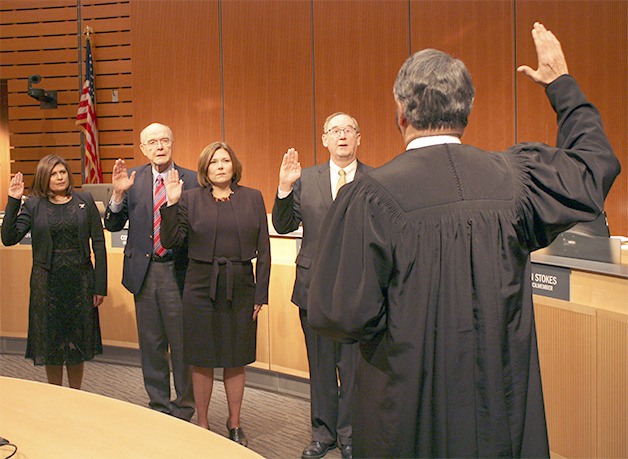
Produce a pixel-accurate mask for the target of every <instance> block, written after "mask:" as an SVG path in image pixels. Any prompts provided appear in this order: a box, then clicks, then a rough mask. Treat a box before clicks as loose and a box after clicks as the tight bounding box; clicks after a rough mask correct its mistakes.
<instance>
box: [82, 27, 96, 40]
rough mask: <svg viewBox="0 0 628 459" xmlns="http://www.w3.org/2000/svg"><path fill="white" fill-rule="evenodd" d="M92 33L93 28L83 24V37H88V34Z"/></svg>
mask: <svg viewBox="0 0 628 459" xmlns="http://www.w3.org/2000/svg"><path fill="white" fill-rule="evenodd" d="M92 33H94V29H92V28H91V27H90V26H85V32H84V34H85V38H87V39H89V35H90V34H92Z"/></svg>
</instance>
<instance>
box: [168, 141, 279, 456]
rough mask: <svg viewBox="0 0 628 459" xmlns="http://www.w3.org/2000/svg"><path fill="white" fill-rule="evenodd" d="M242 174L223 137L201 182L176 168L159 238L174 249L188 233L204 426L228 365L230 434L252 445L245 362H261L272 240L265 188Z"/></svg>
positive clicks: (189, 333)
mask: <svg viewBox="0 0 628 459" xmlns="http://www.w3.org/2000/svg"><path fill="white" fill-rule="evenodd" d="M241 177H242V165H241V163H240V161H238V159H237V157H236V155H235V153H234V152H233V150H232V149H231V147H229V145H227V144H226V143H224V142H214V143H212V144H210V145H208V146H207V147H205V149H204V150H203V152H202V153H201V155H200V157H199V159H198V181H199V183H200V185H201V187H200V188H194V189H190V190H185V191H183V183H182V182H181V181H180V180H179V176H178V173H177V171H176V170H175V171H172V172H170V174H169V175H168V180H167V182H166V193H167V199H168V200H167V205H166V206H164V207H162V208H161V215H162V222H161V243H162V245H163V246H164V247H166V248H172V247H173V246H176V245H179V244H181V243H183V241H184V240H185V238H186V237H187V238H188V257H189V259H190V264H189V267H188V271H187V275H186V278H185V287H184V290H183V346H184V358H185V360H186V363H188V364H190V365H191V366H192V381H193V385H194V400H195V403H196V410H197V414H198V425H199V426H201V427H204V428H209V422H208V419H207V411H208V408H209V402H210V399H211V393H212V387H213V380H214V368H224V372H223V378H224V384H225V392H226V395H227V405H228V407H229V418H228V419H227V429H228V430H229V438H231V439H232V440H234V441H236V442H238V443H240V444H243V445H244V446H246V445H247V439H246V437H245V435H244V431H243V430H242V427H241V426H240V409H241V406H242V398H243V396H244V381H245V370H244V366H245V365H247V364H249V363H252V362H254V361H255V352H256V339H257V315H258V313H259V311H260V310H261V309H262V306H263V305H264V304H267V303H268V281H269V277H270V239H269V236H268V221H267V217H266V208H265V206H264V200H263V198H262V194H261V193H260V192H259V191H258V190H254V189H252V188H247V187H244V186H239V185H238V182H239V181H240V178H241ZM254 258H256V259H257V261H256V264H255V275H254V274H253V265H252V262H251V260H252V259H254Z"/></svg>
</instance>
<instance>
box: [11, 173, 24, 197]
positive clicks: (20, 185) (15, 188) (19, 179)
mask: <svg viewBox="0 0 628 459" xmlns="http://www.w3.org/2000/svg"><path fill="white" fill-rule="evenodd" d="M23 194H24V176H23V175H22V173H21V172H17V173H16V174H15V175H14V176H13V178H12V179H11V182H10V183H9V196H11V197H12V198H15V199H22V195H23Z"/></svg>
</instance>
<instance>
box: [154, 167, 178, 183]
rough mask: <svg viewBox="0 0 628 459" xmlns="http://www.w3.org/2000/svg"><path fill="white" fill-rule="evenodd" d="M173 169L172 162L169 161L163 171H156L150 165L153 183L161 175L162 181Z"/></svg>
mask: <svg viewBox="0 0 628 459" xmlns="http://www.w3.org/2000/svg"><path fill="white" fill-rule="evenodd" d="M172 169H174V163H170V167H168V169H166V170H165V171H163V172H157V171H156V170H155V168H154V167H153V166H151V167H150V170H151V171H153V183H155V182H156V181H157V177H158V176H159V175H161V176H162V177H163V179H164V181H165V180H166V179H167V178H168V174H169V173H170V171H171V170H172Z"/></svg>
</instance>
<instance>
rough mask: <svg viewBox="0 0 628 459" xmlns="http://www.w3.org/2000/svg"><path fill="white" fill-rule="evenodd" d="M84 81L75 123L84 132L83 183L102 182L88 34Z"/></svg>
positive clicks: (92, 65)
mask: <svg viewBox="0 0 628 459" xmlns="http://www.w3.org/2000/svg"><path fill="white" fill-rule="evenodd" d="M85 47H86V55H85V82H84V83H83V91H82V92H81V101H80V103H79V107H78V112H77V114H76V125H77V126H79V127H80V128H81V131H83V133H84V134H85V153H84V158H85V161H84V164H85V170H84V178H83V182H84V183H102V181H103V180H102V168H101V167H100V156H99V155H98V117H97V116H96V98H95V94H94V59H93V57H92V47H91V44H90V40H89V36H88V37H87V40H86V44H85Z"/></svg>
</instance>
